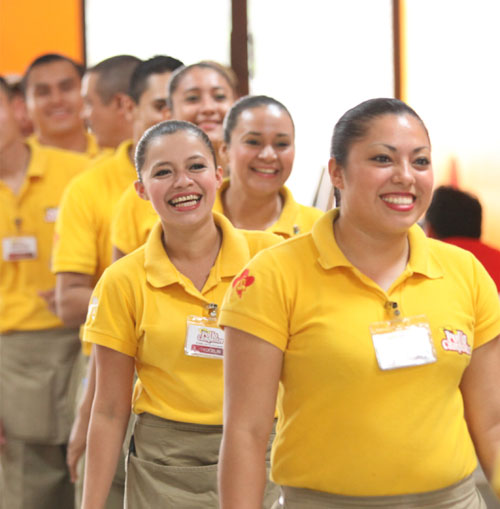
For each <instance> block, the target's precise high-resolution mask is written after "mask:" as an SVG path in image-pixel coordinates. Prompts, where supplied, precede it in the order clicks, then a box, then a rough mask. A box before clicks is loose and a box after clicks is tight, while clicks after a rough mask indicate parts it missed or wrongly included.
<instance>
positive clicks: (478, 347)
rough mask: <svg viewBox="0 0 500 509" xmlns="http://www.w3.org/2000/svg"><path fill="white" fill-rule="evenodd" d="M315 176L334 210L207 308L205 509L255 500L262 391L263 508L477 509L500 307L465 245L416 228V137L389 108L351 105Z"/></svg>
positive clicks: (499, 404) (389, 103)
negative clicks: (211, 409)
mask: <svg viewBox="0 0 500 509" xmlns="http://www.w3.org/2000/svg"><path fill="white" fill-rule="evenodd" d="M329 171H330V175H331V179H332V182H333V184H334V185H335V186H336V187H337V188H338V189H340V192H341V203H340V209H336V210H332V211H330V212H328V213H327V214H325V215H324V216H323V217H322V218H320V219H319V220H318V221H317V222H316V223H315V224H314V226H313V229H312V232H311V233H310V234H306V235H303V236H299V237H296V238H294V239H290V240H289V241H286V242H283V243H281V244H280V245H278V246H273V247H272V248H270V249H267V250H266V251H264V252H262V253H260V254H259V255H258V256H257V257H255V258H254V259H253V260H252V261H251V262H250V263H249V264H248V265H247V266H246V268H245V269H244V270H243V272H242V273H241V274H240V275H239V276H238V277H237V278H236V279H235V280H234V282H233V284H232V286H231V289H230V292H228V294H227V295H226V297H225V300H224V303H223V307H222V311H221V316H220V320H219V323H220V324H221V325H223V326H225V332H226V345H225V352H224V373H225V409H224V412H225V415H224V437H223V442H222V448H221V460H220V479H221V481H220V497H221V507H222V508H224V509H228V508H229V509H232V508H238V509H243V508H245V509H250V508H251V509H257V508H259V507H260V504H261V500H262V490H263V479H264V461H263V457H264V456H263V454H264V450H265V447H264V445H265V443H266V440H267V439H266V436H267V433H268V432H269V430H270V429H271V425H272V421H273V417H274V409H275V405H276V396H277V395H278V415H279V417H278V425H277V434H276V439H275V441H274V445H273V454H272V479H273V480H274V482H276V483H277V484H280V485H281V486H282V493H283V497H284V502H283V503H284V506H280V505H277V507H286V508H287V509H296V508H305V507H307V508H308V509H315V508H319V507H321V508H325V507H329V508H347V507H384V508H392V507H394V508H396V507H398V508H401V507H415V508H417V507H433V508H454V509H477V508H484V507H485V505H484V501H482V499H481V497H480V495H479V494H478V492H477V490H476V488H475V485H474V481H473V479H472V477H471V474H472V472H473V471H474V469H475V467H476V453H477V455H478V457H479V459H480V461H481V464H482V466H483V469H484V471H485V472H486V474H487V476H489V477H491V475H492V474H493V469H494V462H495V456H496V454H498V451H500V425H499V424H500V422H499V415H500V380H499V375H498V374H499V373H500V366H499V360H500V303H499V300H498V294H497V292H496V288H495V284H494V283H493V281H492V279H491V278H490V277H489V276H488V274H487V273H486V271H485V269H484V268H483V267H482V265H481V264H480V263H479V262H478V261H477V260H476V259H475V258H474V257H473V256H472V255H471V254H470V253H468V252H466V251H463V250H461V249H459V248H456V247H455V246H450V245H446V244H444V243H441V242H439V241H435V240H433V239H427V238H426V237H425V235H424V233H423V232H422V230H421V229H420V227H419V226H418V225H416V224H415V223H416V222H417V220H418V219H419V218H420V217H421V216H422V215H423V213H424V212H425V209H426V207H427V206H428V204H429V201H430V198H431V191H432V185H433V175H432V165H431V147H430V141H429V136H428V133H427V130H426V128H425V126H424V124H423V122H422V121H421V119H420V118H419V117H418V116H417V114H416V113H415V112H414V111H413V110H412V109H411V108H409V107H408V106H407V105H406V104H405V103H403V102H401V101H398V100H396V99H373V100H369V101H366V102H364V103H361V104H360V105H358V106H356V107H355V108H353V109H352V110H349V111H348V112H347V113H345V114H344V115H343V117H342V118H341V119H340V120H339V122H338V123H337V125H336V126H335V130H334V134H333V139H332V150H331V159H330V162H329Z"/></svg>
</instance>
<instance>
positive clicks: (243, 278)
mask: <svg viewBox="0 0 500 509" xmlns="http://www.w3.org/2000/svg"><path fill="white" fill-rule="evenodd" d="M254 281H255V278H254V277H253V276H250V275H249V273H248V269H245V270H244V271H243V272H242V273H241V275H240V276H238V277H237V278H236V279H235V280H234V281H233V288H234V289H235V290H236V293H237V294H238V297H241V294H242V293H243V292H244V291H245V290H246V289H247V287H248V286H250V285H251V284H253V282H254Z"/></svg>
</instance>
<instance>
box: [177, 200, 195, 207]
mask: <svg viewBox="0 0 500 509" xmlns="http://www.w3.org/2000/svg"><path fill="white" fill-rule="evenodd" d="M197 203H198V200H192V201H183V202H181V203H176V204H175V206H176V207H177V206H181V205H182V206H183V207H193V206H194V205H196V204H197Z"/></svg>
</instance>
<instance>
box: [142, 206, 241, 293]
mask: <svg viewBox="0 0 500 509" xmlns="http://www.w3.org/2000/svg"><path fill="white" fill-rule="evenodd" d="M213 217H214V221H215V224H216V226H217V227H218V228H219V229H220V231H221V233H222V244H221V247H220V250H219V253H218V255H217V258H216V260H215V264H214V266H213V267H212V269H211V270H210V274H209V276H208V279H207V282H206V283H205V286H204V288H203V291H207V290H209V289H210V288H211V287H213V286H215V285H216V284H217V283H218V282H219V281H220V280H221V279H222V278H226V277H231V278H232V277H234V276H235V275H236V274H237V273H238V272H239V271H240V270H241V268H242V267H243V266H244V265H245V264H246V263H247V262H248V261H250V250H249V248H248V242H247V240H246V238H245V235H244V234H243V232H242V231H241V230H237V229H236V228H234V226H233V225H232V224H231V223H230V221H229V220H228V219H227V218H226V217H224V216H223V215H221V214H218V213H216V212H214V213H213ZM162 235H163V229H162V225H161V222H158V223H157V224H156V225H155V226H154V228H153V229H152V231H151V234H150V235H149V237H148V240H147V241H146V244H145V247H144V250H145V254H144V256H145V260H144V268H145V270H146V278H147V280H148V282H149V283H150V284H151V285H152V286H154V287H155V288H163V287H165V286H168V285H171V284H174V283H180V284H184V283H185V280H186V278H185V277H184V276H182V274H180V273H179V271H178V270H177V268H176V267H175V265H174V264H173V263H172V262H171V261H170V259H169V258H168V255H167V254H166V252H165V249H164V247H163V242H162Z"/></svg>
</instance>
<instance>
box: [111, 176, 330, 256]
mask: <svg viewBox="0 0 500 509" xmlns="http://www.w3.org/2000/svg"><path fill="white" fill-rule="evenodd" d="M228 187H229V179H225V180H224V182H223V183H222V186H221V188H220V189H219V190H218V192H217V196H216V198H215V203H214V207H213V211H214V212H217V213H219V214H224V207H223V205H222V195H223V193H224V192H225V190H226V189H227V188H228ZM280 194H281V196H282V198H283V210H282V211H281V215H280V217H279V219H278V220H277V221H276V222H275V223H274V224H273V225H272V226H270V227H269V228H268V229H267V230H266V231H267V232H269V233H275V234H276V235H279V236H280V237H283V238H285V239H287V238H289V237H293V236H295V235H298V234H299V233H306V232H308V231H310V230H311V228H312V225H313V224H314V222H315V221H316V219H318V218H319V217H320V216H322V215H323V212H322V211H321V210H319V209H316V208H314V207H307V206H305V205H300V204H298V203H297V202H296V201H295V200H294V199H293V196H292V193H291V192H290V190H289V189H287V188H286V187H283V189H282V190H281V191H280ZM157 221H158V215H157V214H156V212H155V210H154V209H153V207H152V205H151V203H149V202H148V201H145V200H142V199H141V198H139V197H138V196H137V193H136V192H135V189H134V188H133V186H131V187H130V189H127V191H126V192H125V193H124V195H123V197H122V199H121V200H120V202H119V203H118V205H117V206H116V211H115V215H114V218H113V224H112V227H111V243H112V244H113V246H116V247H117V248H118V249H119V250H120V251H121V252H122V253H131V252H132V251H133V250H134V249H136V248H138V247H139V246H142V244H144V242H146V239H147V237H148V235H149V232H150V231H151V229H152V228H153V226H154V224H155V223H156V222H157Z"/></svg>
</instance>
